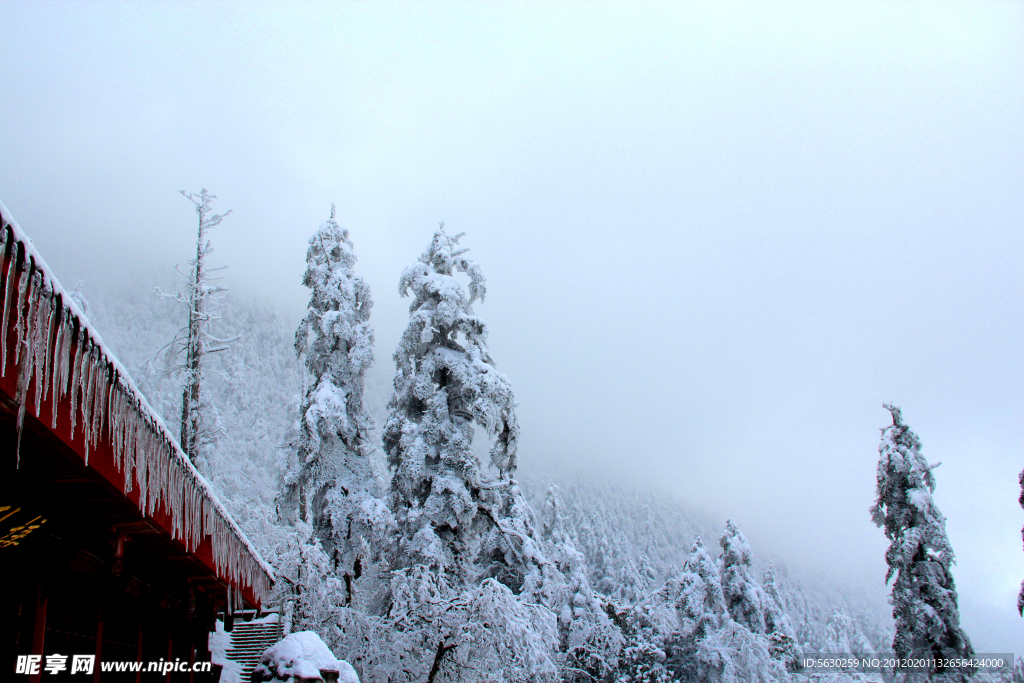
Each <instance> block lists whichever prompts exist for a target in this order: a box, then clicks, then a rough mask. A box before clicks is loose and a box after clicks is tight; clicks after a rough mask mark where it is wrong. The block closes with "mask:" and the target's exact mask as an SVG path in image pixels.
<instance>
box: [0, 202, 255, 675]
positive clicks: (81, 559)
mask: <svg viewBox="0 0 1024 683" xmlns="http://www.w3.org/2000/svg"><path fill="white" fill-rule="evenodd" d="M0 255H2V259H0V580H2V589H0V651H2V653H3V654H2V658H3V664H2V669H0V670H3V671H4V672H5V673H4V675H3V676H0V678H2V679H3V680H24V681H61V680H66V681H136V682H144V681H152V682H153V683H156V682H157V681H164V680H167V681H179V680H180V681H203V680H210V681H212V680H215V672H213V671H209V672H204V671H195V670H194V669H208V668H210V667H209V666H203V665H200V666H194V665H195V663H197V662H204V661H205V662H209V659H210V654H209V652H208V649H207V634H208V632H209V631H210V630H212V628H213V623H214V620H215V618H216V616H217V614H218V613H226V614H227V615H230V614H232V613H233V612H235V611H240V610H242V609H249V610H251V609H256V610H259V609H260V607H261V605H262V603H263V602H264V601H265V600H266V598H267V596H268V593H269V591H270V589H271V587H272V581H273V576H272V572H271V570H270V568H269V567H268V566H267V565H266V563H265V562H263V560H262V559H261V558H260V557H259V554H258V553H257V552H256V551H255V550H254V549H253V548H252V546H251V545H250V544H249V542H248V540H247V539H246V538H245V536H244V535H243V534H242V532H241V531H240V530H239V528H238V526H237V525H236V524H235V523H234V521H233V520H232V519H231V517H230V516H229V515H228V514H227V512H226V511H225V509H224V507H223V506H222V505H221V504H220V502H219V501H218V500H217V498H216V496H215V495H214V494H213V491H212V490H211V488H210V485H209V483H208V482H207V481H206V480H205V479H204V478H203V477H202V476H201V475H200V474H199V473H198V472H197V471H196V469H195V467H193V466H192V464H191V463H190V462H189V460H188V458H187V457H186V456H185V454H184V453H183V452H182V451H181V448H180V447H179V446H178V444H177V441H176V440H175V438H174V437H173V436H172V435H171V433H170V432H169V431H168V429H167V428H166V427H165V426H164V424H163V422H162V421H161V420H160V418H159V417H158V416H157V414H156V413H155V412H154V411H153V410H152V408H151V407H150V406H149V404H148V403H147V402H146V399H145V398H144V397H143V395H142V394H141V393H140V392H139V391H138V389H137V388H136V387H135V385H134V383H133V382H132V379H131V377H130V376H129V375H128V373H127V372H126V371H125V369H124V367H123V366H122V365H121V363H120V362H119V361H118V360H117V359H116V358H115V357H114V356H113V355H112V354H111V352H110V351H109V349H107V347H106V346H104V344H103V342H102V339H101V338H100V336H99V334H98V333H97V332H96V330H95V329H93V327H92V326H91V324H90V323H89V321H88V320H87V319H86V318H85V316H84V315H83V314H82V312H81V311H80V310H78V308H77V306H76V305H75V304H74V302H73V301H72V300H71V299H70V298H69V297H68V294H67V292H66V291H65V290H64V289H63V288H62V287H61V285H60V284H59V283H58V282H57V280H56V278H55V277H54V275H53V273H52V272H51V271H50V270H49V268H48V267H47V266H46V264H45V262H44V261H43V259H42V258H41V257H40V255H39V254H38V253H37V251H36V250H35V248H34V246H33V245H32V243H31V242H30V241H29V240H28V239H27V238H26V236H25V235H24V233H23V232H22V231H21V229H20V228H19V227H18V225H17V224H16V223H15V222H14V220H13V219H12V218H11V216H10V214H9V213H8V211H7V209H6V208H5V207H3V205H2V204H0ZM32 655H35V657H34V658H33V657H32ZM75 655H78V656H79V658H77V659H76V658H75ZM89 656H92V658H93V660H92V666H91V667H88V665H89V661H88V660H89ZM61 657H65V658H66V659H64V660H63V661H62V659H61ZM137 662H142V670H141V671H132V670H130V668H131V667H130V666H125V665H124V664H119V665H118V666H121V667H122V668H125V669H129V670H122V671H108V670H105V669H106V668H108V667H110V666H114V665H115V663H129V664H131V663H137ZM150 662H155V663H157V665H158V668H159V669H160V670H159V672H155V671H153V670H150V669H149V668H148V667H149V666H150ZM164 662H170V663H171V664H170V665H164V664H163V663H164ZM104 664H106V667H105V666H104ZM48 665H49V668H47V667H48ZM73 668H77V669H78V670H77V671H74V672H73ZM87 668H91V673H89V672H88V670H87Z"/></svg>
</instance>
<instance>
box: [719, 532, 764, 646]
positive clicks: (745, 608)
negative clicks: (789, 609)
mask: <svg viewBox="0 0 1024 683" xmlns="http://www.w3.org/2000/svg"><path fill="white" fill-rule="evenodd" d="M718 542H719V545H721V546H722V556H721V557H720V558H719V560H718V566H719V574H720V575H721V577H722V593H723V594H724V596H725V605H726V608H727V609H728V610H729V614H730V615H731V616H732V618H733V619H734V620H735V621H736V623H738V624H741V625H743V626H745V627H746V628H748V629H750V630H751V631H753V632H754V633H764V632H765V621H764V611H765V610H764V602H765V600H764V591H763V590H762V589H761V586H760V584H758V582H757V580H756V579H755V578H754V576H753V568H752V567H751V560H752V558H751V553H750V544H749V543H748V542H747V537H746V536H744V535H743V533H742V532H741V531H740V530H739V528H738V527H737V526H736V523H735V522H733V521H732V520H731V519H730V520H728V521H727V522H726V523H725V530H724V531H723V532H722V535H721V536H720V537H719V539H718Z"/></svg>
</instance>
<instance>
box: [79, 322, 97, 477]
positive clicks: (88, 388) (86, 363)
mask: <svg viewBox="0 0 1024 683" xmlns="http://www.w3.org/2000/svg"><path fill="white" fill-rule="evenodd" d="M95 350H96V347H95V346H94V345H93V343H92V342H89V348H88V349H86V350H85V353H84V354H82V374H81V382H82V385H81V387H82V440H83V443H84V444H85V464H86V465H87V466H88V464H89V442H90V441H92V433H91V432H90V431H89V428H90V427H91V426H92V387H93V384H92V373H93V370H94V368H95V363H93V358H92V355H93V353H94V352H95Z"/></svg>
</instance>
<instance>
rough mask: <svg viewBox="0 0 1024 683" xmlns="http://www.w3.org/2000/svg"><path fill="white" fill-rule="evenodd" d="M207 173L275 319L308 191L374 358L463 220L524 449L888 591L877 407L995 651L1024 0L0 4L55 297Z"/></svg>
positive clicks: (4, 134)
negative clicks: (938, 523)
mask: <svg viewBox="0 0 1024 683" xmlns="http://www.w3.org/2000/svg"><path fill="white" fill-rule="evenodd" d="M200 187H206V188H208V189H209V190H210V191H211V192H214V193H215V194H217V195H218V196H219V201H218V202H217V203H216V204H215V209H217V210H227V209H232V210H233V213H232V214H231V216H230V217H229V218H227V219H226V220H225V221H224V223H223V224H222V225H221V226H220V227H218V228H217V229H216V230H215V231H214V232H213V234H212V239H213V243H214V247H215V249H216V252H215V253H214V255H213V260H214V262H215V263H221V264H228V265H229V266H230V268H229V270H228V280H229V282H230V283H231V284H232V286H233V288H234V290H235V291H236V292H238V293H239V294H240V295H242V294H245V295H254V296H258V297H259V298H261V299H264V300H266V301H268V302H269V303H272V304H273V305H275V306H277V307H278V309H279V310H280V311H281V313H282V314H283V316H284V319H285V320H286V321H287V323H288V324H289V325H294V324H296V323H297V322H298V320H299V319H300V317H301V316H302V314H303V311H304V307H305V304H306V300H307V292H306V291H305V290H304V289H303V288H302V287H301V283H300V280H301V275H302V272H303V270H304V265H305V249H306V241H307V239H308V237H309V235H310V234H311V233H312V232H313V231H314V230H315V228H316V227H317V226H318V225H319V224H320V223H321V222H322V221H323V220H325V219H326V218H327V216H328V215H329V211H330V203H331V202H336V203H337V205H338V217H339V220H340V222H341V223H342V224H343V225H345V226H346V227H348V228H349V229H350V230H351V236H352V239H353V241H354V243H355V247H356V253H357V254H358V256H359V263H358V271H359V272H360V273H361V274H363V275H364V276H365V277H366V278H367V280H368V281H369V283H370V285H371V287H372V288H373V296H374V300H375V302H376V303H375V307H374V314H373V324H374V326H375V328H376V337H377V358H378V362H377V368H376V370H375V372H377V373H383V374H384V375H389V374H390V373H391V372H393V365H392V363H391V353H392V352H393V350H394V348H395V346H396V344H397V341H398V336H399V334H400V333H401V330H402V329H403V327H404V325H405V322H406V319H407V308H408V301H407V300H403V299H400V298H399V297H398V295H397V291H396V288H397V282H398V276H399V274H400V273H401V270H402V269H403V268H404V267H405V266H407V265H409V264H410V263H411V262H412V261H413V260H415V258H416V257H417V256H418V255H419V254H420V253H421V252H422V251H423V249H424V247H425V246H426V245H427V242H428V241H429V239H430V235H431V232H432V230H433V229H434V227H435V226H436V225H437V222H438V221H442V220H443V221H445V223H446V225H447V226H448V228H449V229H450V230H451V231H453V232H461V231H465V232H466V233H467V236H466V237H465V238H464V240H463V244H464V245H465V246H468V247H470V249H471V250H472V251H471V256H472V257H473V258H474V259H475V260H476V261H477V262H478V263H479V264H480V265H481V267H482V268H483V271H484V273H485V275H486V276H487V278H488V295H487V299H486V302H485V303H483V304H481V305H477V307H476V312H477V313H478V314H479V315H480V316H481V317H482V318H483V319H484V320H485V321H486V322H487V324H488V326H489V328H490V344H491V350H492V355H493V356H494V358H495V360H496V362H497V364H498V368H499V370H501V371H502V372H503V373H505V374H506V375H507V376H508V377H509V378H510V379H511V381H512V383H513V386H514V388H515V390H516V396H517V399H518V401H519V404H520V406H519V417H520V421H521V424H522V429H523V438H522V442H521V443H522V445H521V450H520V454H521V469H530V470H531V471H548V470H551V469H556V468H566V467H568V468H579V469H585V470H587V471H590V470H595V469H596V470H599V471H603V472H606V473H608V474H610V475H612V476H617V477H622V478H625V479H629V480H635V481H638V482H640V483H643V484H644V485H649V486H656V487H659V488H662V489H664V490H667V491H669V492H672V493H674V494H676V495H678V496H679V498H680V499H682V500H685V501H688V502H690V503H693V504H695V505H698V506H702V507H706V508H709V509H712V510H714V511H716V512H718V513H720V514H721V516H722V519H721V522H722V524H723V525H724V522H725V516H731V517H733V518H735V519H736V521H737V522H738V523H739V525H740V528H741V529H742V530H743V531H744V532H745V533H746V534H747V535H748V536H749V537H750V539H751V542H752V544H753V547H754V552H755V554H758V555H760V556H767V555H774V556H776V557H778V558H779V559H780V560H783V561H785V562H787V563H788V564H790V565H796V566H800V567H804V568H806V569H807V570H809V571H811V570H818V569H823V570H827V571H829V572H830V573H831V574H832V575H833V576H836V577H839V578H841V579H844V580H849V581H850V582H852V583H855V584H857V585H863V586H865V587H866V588H867V589H868V590H869V591H873V592H874V593H875V594H877V595H878V596H879V600H884V595H885V594H886V593H887V591H888V589H887V588H886V587H885V586H884V584H883V580H884V574H885V564H884V557H883V555H884V551H885V548H886V546H887V541H886V539H885V538H884V536H883V534H882V532H881V530H879V529H877V528H875V526H874V525H873V524H872V523H871V521H870V518H869V515H868V512H867V510H868V507H869V506H870V505H871V504H872V502H873V497H874V485H875V481H874V477H875V466H876V463H877V458H878V453H877V448H878V440H879V430H880V429H881V428H882V427H884V426H885V425H886V424H888V423H889V416H888V413H887V412H886V411H885V410H884V409H883V408H882V403H883V402H887V401H893V402H896V403H897V404H899V405H901V406H902V408H903V415H904V418H905V420H906V422H907V423H908V424H909V425H910V426H911V427H912V428H913V429H914V430H915V431H916V432H917V434H918V435H919V436H920V437H921V440H922V442H923V445H924V448H923V452H924V454H925V456H926V457H927V458H928V459H929V461H931V462H936V461H942V463H943V464H942V466H941V467H940V468H939V469H938V470H936V476H937V479H938V489H937V490H936V502H937V504H938V506H939V507H940V508H941V509H942V511H943V512H944V513H945V514H946V516H947V517H948V531H949V536H950V540H951V542H952V545H953V548H954V549H955V551H956V552H957V556H958V564H957V566H956V568H955V569H954V576H955V578H956V580H957V584H958V587H959V590H960V599H961V603H960V604H961V611H962V615H963V623H964V626H965V628H966V630H967V632H968V634H969V635H971V637H972V638H973V640H974V641H975V646H976V649H978V650H979V651H980V652H997V651H1016V652H1017V654H1024V652H1022V650H1024V648H1022V647H1021V644H1022V643H1024V620H1022V619H1021V618H1020V617H1018V616H1017V614H1016V610H1015V595H1016V592H1017V590H1018V589H1019V586H1020V581H1021V579H1022V578H1024V553H1022V552H1021V537H1020V528H1021V525H1022V524H1024V511H1022V510H1021V509H1020V507H1019V506H1018V505H1017V502H1016V498H1017V496H1018V495H1019V488H1018V486H1017V474H1018V472H1020V470H1021V468H1022V467H1024V448H1022V444H1024V420H1022V416H1024V391H1022V388H1024V363H1022V354H1021V349H1022V342H1024V322H1022V321H1024V316H1022V314H1024V305H1022V304H1024V301H1022V298H1024V295H1022V292H1024V274H1022V273H1024V270H1022V267H1021V264H1022V256H1024V236H1022V219H1024V196H1022V195H1024V192H1022V190H1024V5H1021V4H1020V3H974V2H971V3H967V2H965V3H956V4H945V3H939V2H930V3H907V4H904V3H879V4H876V3H868V2H857V3H842V4H835V3H817V2H816V3H807V4H800V3H797V4H790V3H774V2H773V3H757V4H728V3H707V4H697V5H686V4H680V3H671V4H668V5H653V4H648V5H643V6H636V4H635V3H631V4H594V3H587V4H569V3H556V4H551V3H548V4H526V3H497V2H492V3H486V4H469V3H456V4H441V3H430V4H426V3H424V4H373V5H369V4H340V3H339V4H337V5H314V4H295V5H277V4H274V5H252V4H244V5H242V4H239V5H235V4H230V3H226V2H217V3H210V4H193V3H174V4H171V3H166V4H157V3H153V4H144V3H136V4H127V5H123V4H115V3H97V4H89V3H57V4H46V3H35V2H33V3H29V2H0V200H2V201H3V202H4V203H5V205H6V206H7V207H8V208H9V209H10V210H11V212H12V213H13V215H14V216H15V217H16V219H17V220H18V222H19V223H20V224H21V226H22V227H23V228H24V229H25V230H26V232H27V233H28V234H29V235H30V236H31V237H32V238H33V239H34V241H35V243H36V245H37V246H38V247H39V249H40V251H41V252H42V253H43V255H44V256H45V258H46V259H47V261H48V262H49V263H50V265H51V266H52V267H53V269H54V270H55V271H56V275H57V276H58V277H59V278H60V279H61V280H62V282H63V283H64V284H65V285H66V286H69V287H70V286H71V285H73V284H74V283H75V282H76V281H77V280H79V279H82V280H84V281H85V292H86V294H87V295H89V294H90V292H100V291H103V290H104V288H109V287H114V286H119V285H123V284H124V283H128V282H131V283H136V284H137V285H138V286H139V287H140V288H149V287H151V286H152V285H153V284H162V282H155V283H154V282H151V280H152V279H153V277H154V275H153V274H154V273H156V272H164V271H165V270H166V269H167V268H168V267H170V266H171V265H173V264H174V263H182V264H184V263H185V262H186V260H187V259H188V258H189V256H190V253H191V252H193V251H194V248H195V245H194V239H195V226H194V213H193V211H192V205H191V204H190V203H189V202H187V201H186V200H185V199H184V198H182V197H181V196H180V195H178V194H177V190H179V189H186V190H190V191H197V190H198V189H199V188H200ZM101 332H102V330H101Z"/></svg>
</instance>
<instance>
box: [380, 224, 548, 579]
mask: <svg viewBox="0 0 1024 683" xmlns="http://www.w3.org/2000/svg"><path fill="white" fill-rule="evenodd" d="M461 237H462V235H461V234H459V235H454V236H451V235H448V233H447V232H445V230H444V224H443V223H442V224H441V226H440V227H439V228H438V229H437V230H436V231H435V232H434V235H433V237H432V239H431V241H430V245H429V246H428V247H427V249H426V251H424V252H423V255H422V256H420V257H419V259H418V260H417V261H416V262H415V263H414V264H413V265H411V266H409V267H408V268H406V270H405V272H403V273H402V277H401V280H400V282H399V293H400V294H401V295H402V296H407V295H409V294H410V293H411V294H412V299H413V300H412V304H411V306H410V309H409V325H408V327H407V328H406V330H405V333H404V334H403V335H402V338H401V341H400V342H399V345H398V349H397V350H396V351H395V354H394V359H395V365H396V375H395V381H394V393H393V395H392V398H391V401H390V403H389V405H388V411H389V416H388V421H387V424H386V425H385V428H384V447H385V450H386V451H387V454H388V463H389V465H390V466H391V468H392V470H393V477H392V481H391V492H390V504H391V509H392V511H393V512H394V515H395V519H396V521H397V523H398V527H399V531H400V541H399V547H398V548H397V549H396V551H397V552H396V556H395V560H394V566H395V567H396V568H401V567H408V566H411V565H414V564H426V565H429V566H431V567H433V568H434V569H435V570H437V571H442V572H444V573H445V574H447V575H449V577H450V578H451V581H452V582H453V583H454V584H455V585H458V584H474V583H476V582H478V581H479V580H482V579H484V578H487V577H489V576H491V577H496V578H498V579H499V580H500V581H502V582H503V583H505V584H506V585H508V586H509V587H510V588H512V589H513V590H514V591H516V592H518V590H519V588H520V585H521V583H522V581H523V579H524V578H525V572H526V564H527V563H528V561H529V559H530V558H529V557H528V556H529V555H531V554H532V553H535V552H538V551H537V550H536V546H535V545H534V543H533V541H532V539H531V538H530V536H533V535H534V534H535V532H534V530H533V529H532V528H530V527H531V525H532V524H533V523H534V522H533V520H532V514H529V513H528V511H529V507H528V506H526V505H525V501H522V500H521V494H520V493H519V492H518V491H519V489H518V486H516V485H515V482H514V480H513V479H512V474H513V473H514V472H515V469H516V445H517V444H516V442H517V439H518V436H519V425H518V423H517V422H516V414H515V399H514V397H513V395H512V386H511V384H510V383H509V381H508V379H506V378H505V376H504V375H501V374H499V373H498V372H497V371H496V370H495V369H494V365H493V361H492V360H491V357H490V354H489V352H488V350H487V345H486V336H487V331H486V328H485V326H484V323H483V321H482V320H480V318H478V317H477V316H476V315H475V314H474V313H473V308H472V304H473V302H474V301H476V300H477V299H480V300H481V301H482V300H483V297H484V294H485V291H486V290H485V281H484V276H483V273H482V272H481V271H480V268H479V267H478V266H477V264H476V263H474V262H473V261H471V260H470V259H469V258H467V257H466V256H465V252H466V249H461V248H459V246H458V241H459V239H460V238H461ZM456 273H463V274H465V275H466V276H467V277H468V278H469V295H468V296H467V295H466V292H464V291H463V288H462V286H461V285H460V284H459V282H458V280H457V279H456V277H455V275H456ZM474 423H475V424H477V425H479V426H480V427H482V428H483V430H484V431H485V433H486V434H487V435H488V436H489V437H490V438H492V439H493V445H492V447H491V451H490V464H491V465H492V466H493V467H494V468H496V469H497V470H498V474H499V476H498V478H497V479H491V478H489V477H487V476H485V474H484V472H483V471H482V468H481V464H480V462H479V460H478V459H477V456H476V455H475V454H474V452H473V449H472V441H473V424H474ZM517 515H518V516H519V517H520V518H519V519H518V520H516V519H514V517H515V516H517ZM524 515H526V517H525V518H524ZM534 559H536V558H534Z"/></svg>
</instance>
